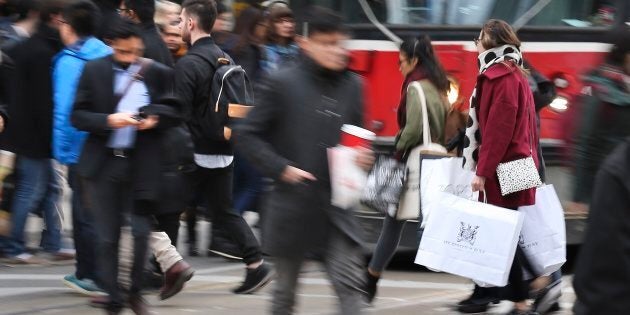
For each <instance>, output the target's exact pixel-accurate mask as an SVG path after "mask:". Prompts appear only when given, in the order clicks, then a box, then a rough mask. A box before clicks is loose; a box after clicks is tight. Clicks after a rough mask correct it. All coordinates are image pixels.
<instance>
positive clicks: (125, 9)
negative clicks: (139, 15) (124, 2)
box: [116, 8, 133, 14]
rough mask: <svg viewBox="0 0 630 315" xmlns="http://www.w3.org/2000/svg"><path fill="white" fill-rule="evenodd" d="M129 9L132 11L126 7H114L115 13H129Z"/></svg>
mask: <svg viewBox="0 0 630 315" xmlns="http://www.w3.org/2000/svg"><path fill="white" fill-rule="evenodd" d="M131 11H133V10H132V9H127V8H124V9H116V13H118V14H123V13H126V14H129V13H130V12H131Z"/></svg>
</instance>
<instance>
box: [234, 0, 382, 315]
mask: <svg viewBox="0 0 630 315" xmlns="http://www.w3.org/2000/svg"><path fill="white" fill-rule="evenodd" d="M304 24H305V25H307V26H308V31H309V34H308V37H306V38H300V39H299V41H298V44H299V46H300V48H301V51H302V56H301V59H300V62H298V64H297V65H296V66H294V67H291V68H287V69H283V70H280V71H278V72H277V73H275V74H272V75H270V77H269V78H268V81H266V82H265V83H264V84H263V85H262V86H261V90H260V91H261V93H260V94H259V96H258V98H257V99H258V103H257V105H256V107H255V108H254V109H253V110H252V111H251V113H250V114H249V115H248V117H247V118H246V119H245V122H244V123H242V124H240V125H239V126H237V129H236V134H235V141H236V145H237V149H238V150H239V152H242V153H243V154H244V156H245V157H246V158H248V159H249V160H250V161H252V165H255V166H257V167H258V168H259V169H260V170H261V171H262V172H263V173H264V174H266V175H267V176H269V177H270V178H272V179H274V181H275V183H274V187H273V189H272V190H271V192H270V193H269V196H268V202H267V208H266V209H265V215H266V218H265V220H264V223H263V225H264V227H263V238H264V240H265V243H264V244H265V252H266V253H268V254H270V255H271V256H273V257H274V262H275V266H276V269H277V273H278V278H277V280H276V287H275V289H274V292H273V303H272V312H271V313H272V314H274V315H285V314H293V313H294V305H295V291H296V288H297V282H298V276H299V273H300V268H301V266H302V264H303V262H304V260H305V256H306V255H308V254H312V253H315V254H317V255H318V256H319V255H321V256H322V257H324V264H325V267H326V271H327V273H328V275H329V277H330V279H331V281H332V284H333V286H334V288H335V291H336V293H337V295H338V297H339V300H340V307H341V310H340V314H344V315H353V314H360V313H361V308H362V304H363V297H364V295H365V290H364V289H365V278H364V271H363V270H364V268H365V262H364V258H363V253H362V247H361V238H360V226H359V225H358V222H356V221H355V218H354V216H353V214H352V213H353V212H352V211H351V210H349V209H340V208H338V207H335V206H332V205H331V203H330V198H331V186H330V176H329V171H328V159H327V153H326V149H327V148H330V147H334V146H336V145H337V144H338V143H339V141H340V136H341V127H342V125H343V124H352V125H359V126H360V125H362V120H363V117H362V113H363V102H362V100H363V93H362V89H361V81H360V79H359V77H358V76H356V75H353V74H351V73H350V72H349V71H347V70H346V67H347V65H348V57H349V56H348V51H347V50H346V49H345V48H344V47H343V42H344V41H345V40H346V39H347V38H348V37H347V35H346V33H345V32H344V30H343V25H342V21H341V18H340V17H339V16H337V15H336V14H335V13H333V12H332V11H330V10H327V9H323V8H319V7H314V8H311V9H309V10H308V16H306V18H305V21H304ZM300 25H302V24H300ZM373 161H374V157H373V153H372V152H371V151H369V150H367V149H364V150H361V151H360V154H359V156H358V159H357V164H358V165H360V166H362V167H363V168H365V169H369V168H370V167H371V166H372V164H373Z"/></svg>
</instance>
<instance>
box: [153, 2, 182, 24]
mask: <svg viewBox="0 0 630 315" xmlns="http://www.w3.org/2000/svg"><path fill="white" fill-rule="evenodd" d="M180 12H182V6H180V5H179V4H177V3H175V2H171V1H167V0H157V1H156V2H155V16H154V18H153V20H154V21H155V24H159V25H167V24H170V23H171V22H173V20H172V19H170V18H169V17H168V16H169V15H170V14H178V15H179V13H180Z"/></svg>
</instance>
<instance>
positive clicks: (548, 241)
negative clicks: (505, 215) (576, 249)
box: [518, 185, 567, 276]
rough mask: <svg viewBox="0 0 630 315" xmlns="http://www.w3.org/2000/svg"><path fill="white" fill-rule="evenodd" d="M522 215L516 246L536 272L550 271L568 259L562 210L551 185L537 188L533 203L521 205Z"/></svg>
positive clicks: (558, 267)
mask: <svg viewBox="0 0 630 315" xmlns="http://www.w3.org/2000/svg"><path fill="white" fill-rule="evenodd" d="M518 210H519V212H521V213H523V214H524V215H525V218H524V221H523V228H522V230H521V236H520V239H519V246H520V247H521V249H523V252H524V253H525V256H526V257H527V260H528V261H529V264H530V265H531V267H532V269H533V271H534V272H535V273H536V275H535V276H541V275H549V274H551V273H553V272H554V271H557V270H558V269H560V267H562V265H563V264H564V263H565V262H566V261H567V251H566V245H567V238H566V230H565V226H564V211H563V209H562V205H561V204H560V200H559V199H558V195H557V194H556V190H555V189H554V188H553V185H545V186H541V187H538V188H537V189H536V204H535V205H533V206H526V207H520V208H519V209H518Z"/></svg>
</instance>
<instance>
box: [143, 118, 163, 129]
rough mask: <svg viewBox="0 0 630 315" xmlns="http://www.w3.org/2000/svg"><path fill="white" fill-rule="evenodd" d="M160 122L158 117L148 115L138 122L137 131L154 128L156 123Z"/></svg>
mask: <svg viewBox="0 0 630 315" xmlns="http://www.w3.org/2000/svg"><path fill="white" fill-rule="evenodd" d="M159 121H160V117H158V116H156V115H149V116H148V117H147V118H144V119H142V120H140V124H139V125H138V130H147V129H151V128H155V126H157V124H158V122H159Z"/></svg>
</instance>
